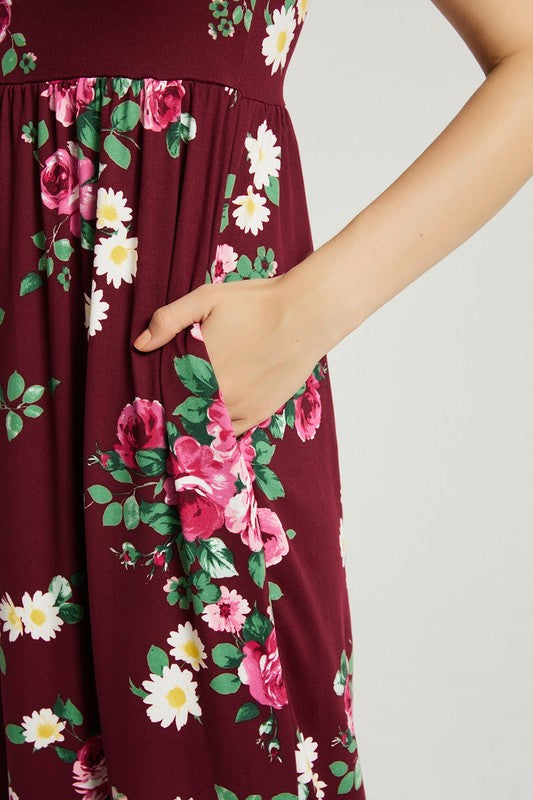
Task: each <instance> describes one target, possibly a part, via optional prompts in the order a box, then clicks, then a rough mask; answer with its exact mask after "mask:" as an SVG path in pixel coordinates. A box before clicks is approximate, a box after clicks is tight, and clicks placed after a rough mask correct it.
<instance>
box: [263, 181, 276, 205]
mask: <svg viewBox="0 0 533 800" xmlns="http://www.w3.org/2000/svg"><path fill="white" fill-rule="evenodd" d="M265 193H266V196H267V197H268V199H269V200H270V201H271V202H272V203H274V205H276V206H279V178H276V176H275V175H271V176H270V181H269V183H268V184H267V185H266V186H265Z"/></svg>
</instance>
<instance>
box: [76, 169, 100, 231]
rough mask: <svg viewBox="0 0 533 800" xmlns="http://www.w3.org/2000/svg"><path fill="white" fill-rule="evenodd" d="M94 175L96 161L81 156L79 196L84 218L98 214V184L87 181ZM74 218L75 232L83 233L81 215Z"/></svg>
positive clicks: (90, 217) (91, 217)
mask: <svg viewBox="0 0 533 800" xmlns="http://www.w3.org/2000/svg"><path fill="white" fill-rule="evenodd" d="M93 176H94V163H93V162H92V161H91V159H90V158H86V157H85V156H84V157H83V158H80V159H79V161H78V179H79V182H80V197H79V206H80V213H81V216H82V217H83V219H94V217H95V216H96V184H95V183H87V181H91V179H92V178H93ZM74 219H75V220H76V223H75V224H76V226H77V227H76V228H75V229H73V233H74V234H75V235H76V236H78V237H79V236H80V235H81V229H80V225H79V223H80V217H79V216H78V215H77V214H76V215H75V217H74Z"/></svg>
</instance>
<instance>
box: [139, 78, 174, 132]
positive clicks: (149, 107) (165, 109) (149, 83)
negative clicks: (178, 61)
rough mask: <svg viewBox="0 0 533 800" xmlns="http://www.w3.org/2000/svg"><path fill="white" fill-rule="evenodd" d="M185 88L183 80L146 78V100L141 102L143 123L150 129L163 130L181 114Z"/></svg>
mask: <svg viewBox="0 0 533 800" xmlns="http://www.w3.org/2000/svg"><path fill="white" fill-rule="evenodd" d="M184 94H185V89H184V88H183V84H182V82H181V80H177V81H158V80H156V79H154V78H145V79H144V102H142V103H141V109H142V117H141V124H142V126H143V127H144V128H147V129H148V130H150V131H162V130H163V129H164V128H167V127H168V126H169V125H170V123H171V122H177V120H179V118H180V114H181V98H182V97H183V95H184Z"/></svg>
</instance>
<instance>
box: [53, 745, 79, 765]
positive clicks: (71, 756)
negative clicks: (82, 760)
mask: <svg viewBox="0 0 533 800" xmlns="http://www.w3.org/2000/svg"><path fill="white" fill-rule="evenodd" d="M54 750H55V751H56V753H57V755H58V756H59V758H60V759H61V761H65V762H66V763H67V764H73V763H74V762H75V761H77V759H78V753H77V751H76V750H70V749H69V748H68V747H59V745H54Z"/></svg>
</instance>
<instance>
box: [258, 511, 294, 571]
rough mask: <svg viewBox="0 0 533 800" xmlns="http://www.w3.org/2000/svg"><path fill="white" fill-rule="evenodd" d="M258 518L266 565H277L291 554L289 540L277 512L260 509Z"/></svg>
mask: <svg viewBox="0 0 533 800" xmlns="http://www.w3.org/2000/svg"><path fill="white" fill-rule="evenodd" d="M257 517H258V519H259V527H260V529H261V538H262V540H263V545H264V548H265V564H266V566H267V567H269V566H271V565H272V564H277V563H278V562H279V561H281V559H282V557H283V556H284V555H286V554H287V553H288V552H289V540H288V539H287V534H286V533H285V531H284V530H283V525H282V524H281V521H280V519H279V517H278V515H277V514H276V512H275V511H272V510H271V509H270V508H258V509H257Z"/></svg>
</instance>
